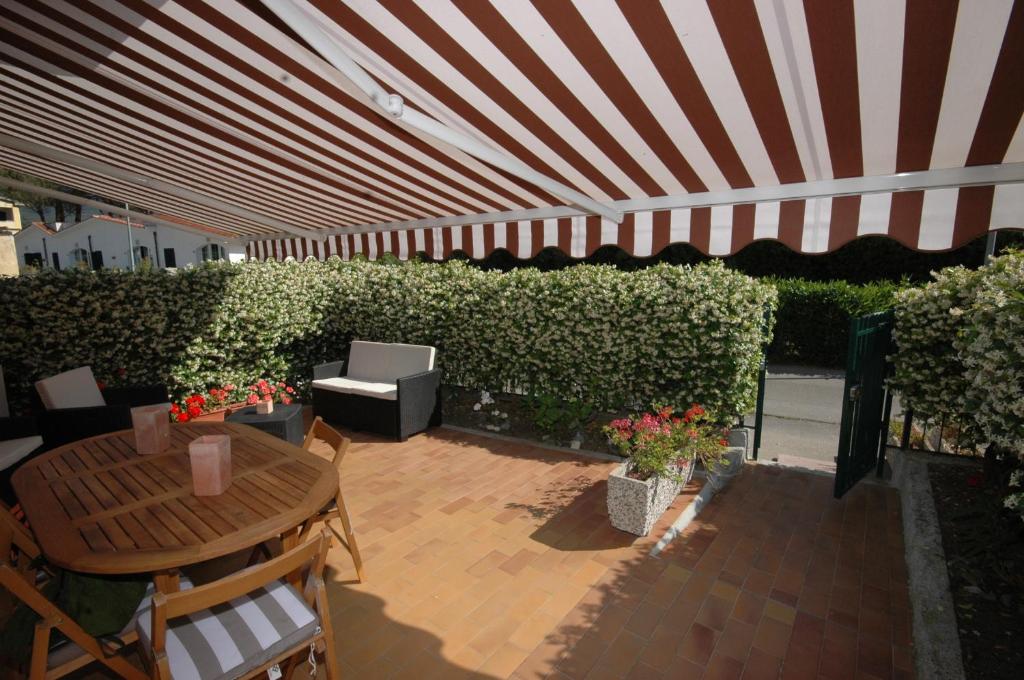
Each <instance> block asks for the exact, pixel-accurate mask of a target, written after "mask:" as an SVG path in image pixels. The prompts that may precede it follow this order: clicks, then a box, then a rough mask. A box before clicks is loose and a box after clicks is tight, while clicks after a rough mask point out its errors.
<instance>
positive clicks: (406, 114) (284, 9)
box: [263, 0, 622, 224]
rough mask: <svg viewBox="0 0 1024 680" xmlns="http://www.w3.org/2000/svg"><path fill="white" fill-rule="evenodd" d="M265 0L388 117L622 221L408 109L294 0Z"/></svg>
mask: <svg viewBox="0 0 1024 680" xmlns="http://www.w3.org/2000/svg"><path fill="white" fill-rule="evenodd" d="M263 4H264V5H266V6H267V9H269V10H270V11H271V12H273V13H274V14H276V15H277V16H278V17H279V18H280V19H281V21H283V22H285V23H286V24H288V26H289V27H290V28H291V29H292V30H293V31H295V32H296V33H297V34H299V35H300V36H302V39H303V40H305V41H306V42H308V43H309V44H310V45H311V46H312V47H313V48H314V49H315V50H316V51H317V52H319V53H320V55H321V56H322V57H323V58H324V59H326V60H327V61H328V62H330V63H331V64H332V65H333V66H334V67H335V68H336V69H338V70H339V71H340V72H341V73H342V74H343V75H344V76H345V77H346V78H348V79H349V80H350V81H351V82H352V83H353V84H354V85H355V86H356V87H358V88H359V89H360V90H362V91H363V92H364V93H365V94H366V96H368V97H369V98H370V99H371V100H372V101H373V103H374V104H376V105H377V107H378V108H380V109H381V111H383V112H384V113H385V114H387V116H388V117H389V118H391V119H393V120H400V121H402V122H403V123H405V124H407V125H409V126H410V127H413V128H415V129H417V130H419V131H421V132H424V133H426V134H428V135H430V136H431V137H434V138H435V139H439V140H441V141H442V142H445V143H447V144H450V145H452V146H454V147H456V148H457V149H461V150H462V151H464V152H466V153H468V154H469V155H470V156H474V157H475V158H478V159H480V160H482V161H484V162H485V163H488V164H490V165H493V166H494V167H496V168H499V169H501V170H504V171H506V172H508V173H511V174H513V175H515V176H517V177H520V178H522V179H525V180H526V181H528V182H530V183H531V184H535V185H536V186H538V187H540V188H542V189H544V190H546V191H548V192H549V193H551V194H554V195H555V196H558V197H560V198H562V199H564V200H565V201H567V202H568V203H569V204H570V205H572V206H574V207H576V208H579V209H580V210H582V211H584V212H588V213H592V214H595V215H601V216H602V217H604V218H606V219H609V220H611V221H613V222H615V223H616V224H619V223H621V222H622V212H620V211H619V210H616V209H615V208H613V207H611V206H609V205H606V204H604V203H601V202H600V201H596V200H594V199H593V198H591V197H589V196H587V195H586V194H583V193H581V192H579V191H577V190H575V189H573V188H572V187H569V186H566V185H565V184H562V183H561V182H559V181H557V180H554V179H552V178H550V177H548V176H547V175H543V174H541V173H539V172H537V171H536V170H534V169H533V168H531V167H530V166H528V165H527V164H526V163H524V162H522V161H521V160H519V159H517V158H513V157H511V156H507V155H506V154H504V153H501V152H499V151H496V150H494V149H492V148H491V147H489V146H487V145H486V144H483V143H481V142H480V141H479V140H477V139H474V138H473V137H470V136H469V135H465V134H463V133H461V132H457V131H455V130H453V129H451V128H450V127H448V126H447V125H445V124H444V123H441V122H438V121H437V120H434V119H433V118H431V117H430V116H427V115H424V114H422V113H420V112H419V111H415V110H413V109H406V108H405V104H404V102H403V100H402V97H401V96H399V95H397V94H389V93H388V92H387V91H385V90H384V89H383V88H382V87H381V86H380V85H379V84H378V83H377V81H376V80H374V79H373V78H372V77H371V76H370V74H368V73H367V72H366V71H364V70H363V67H361V66H360V65H359V64H357V63H356V62H355V61H354V60H353V59H352V58H351V57H350V56H348V54H347V53H346V52H345V50H343V49H342V48H341V47H340V46H339V45H338V43H337V42H336V41H335V40H334V38H333V37H331V36H330V35H329V34H328V33H327V32H326V31H325V30H324V29H323V27H322V26H321V25H320V23H319V22H318V21H317V20H316V19H315V18H314V17H312V16H310V15H309V14H308V13H307V12H306V11H305V10H303V9H301V8H300V7H299V6H298V5H296V4H295V2H294V1H293V0H263Z"/></svg>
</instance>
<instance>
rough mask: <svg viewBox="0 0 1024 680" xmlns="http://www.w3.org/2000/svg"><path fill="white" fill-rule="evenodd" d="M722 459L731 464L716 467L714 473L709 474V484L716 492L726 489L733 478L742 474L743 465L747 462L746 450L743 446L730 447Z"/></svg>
mask: <svg viewBox="0 0 1024 680" xmlns="http://www.w3.org/2000/svg"><path fill="white" fill-rule="evenodd" d="M722 458H723V460H724V461H728V463H729V464H728V465H724V464H719V465H716V466H715V469H714V470H713V471H711V472H708V473H707V476H708V484H711V485H712V486H713V487H714V488H715V490H721V489H722V488H724V487H725V485H726V484H728V483H729V482H730V481H731V480H732V478H733V477H735V476H736V475H738V474H739V473H740V470H742V469H743V463H744V462H746V450H745V449H744V448H743V447H741V446H730V447H729V448H727V449H726V450H725V455H724V456H722Z"/></svg>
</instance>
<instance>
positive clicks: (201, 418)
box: [189, 401, 246, 423]
mask: <svg viewBox="0 0 1024 680" xmlns="http://www.w3.org/2000/svg"><path fill="white" fill-rule="evenodd" d="M245 406H246V403H245V402H244V401H240V402H238V403H235V404H228V405H227V406H225V407H224V408H220V409H217V410H216V411H210V412H209V413H201V414H200V415H198V416H196V417H195V418H189V421H191V422H193V423H222V422H224V419H225V418H227V415H228V411H237V410H238V409H240V408H245Z"/></svg>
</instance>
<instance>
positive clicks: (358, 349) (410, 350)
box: [346, 340, 436, 383]
mask: <svg viewBox="0 0 1024 680" xmlns="http://www.w3.org/2000/svg"><path fill="white" fill-rule="evenodd" d="M435 351H436V350H435V349H434V348H433V347H428V346H427V345H403V344H400V343H391V342H365V341H363V340H353V341H352V349H351V350H350V352H349V355H348V364H347V370H346V373H347V374H348V377H349V378H353V379H355V380H367V381H370V382H375V383H393V382H395V381H396V380H398V379H399V378H405V377H407V376H410V375H416V374H417V373H423V372H424V371H429V370H431V369H432V368H434V354H435Z"/></svg>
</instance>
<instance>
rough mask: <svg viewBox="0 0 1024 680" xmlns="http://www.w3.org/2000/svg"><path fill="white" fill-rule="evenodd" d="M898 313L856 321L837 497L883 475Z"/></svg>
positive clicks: (849, 353)
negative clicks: (888, 381) (873, 476)
mask: <svg viewBox="0 0 1024 680" xmlns="http://www.w3.org/2000/svg"><path fill="white" fill-rule="evenodd" d="M892 326H893V314H892V312H891V311H889V312H879V313H877V314H868V315H867V316H862V317H860V318H859V319H853V320H852V321H851V322H850V345H849V349H848V350H847V354H846V384H845V386H844V390H843V394H844V401H843V417H842V422H841V425H840V430H839V455H838V456H837V458H836V484H835V497H836V498H840V497H842V495H843V494H845V493H846V492H847V491H849V490H850V489H851V488H853V486H854V485H855V484H856V483H857V482H858V481H860V480H861V479H862V478H863V477H864V475H866V474H867V473H868V472H870V471H871V470H872V468H874V469H875V471H876V474H877V475H878V476H881V475H882V470H883V467H884V465H885V443H886V439H887V437H888V430H889V414H890V411H891V409H892V395H891V394H890V393H889V391H888V390H887V389H886V387H885V379H886V377H888V375H889V371H890V364H889V361H888V358H887V357H888V356H889V354H891V352H892Z"/></svg>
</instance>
